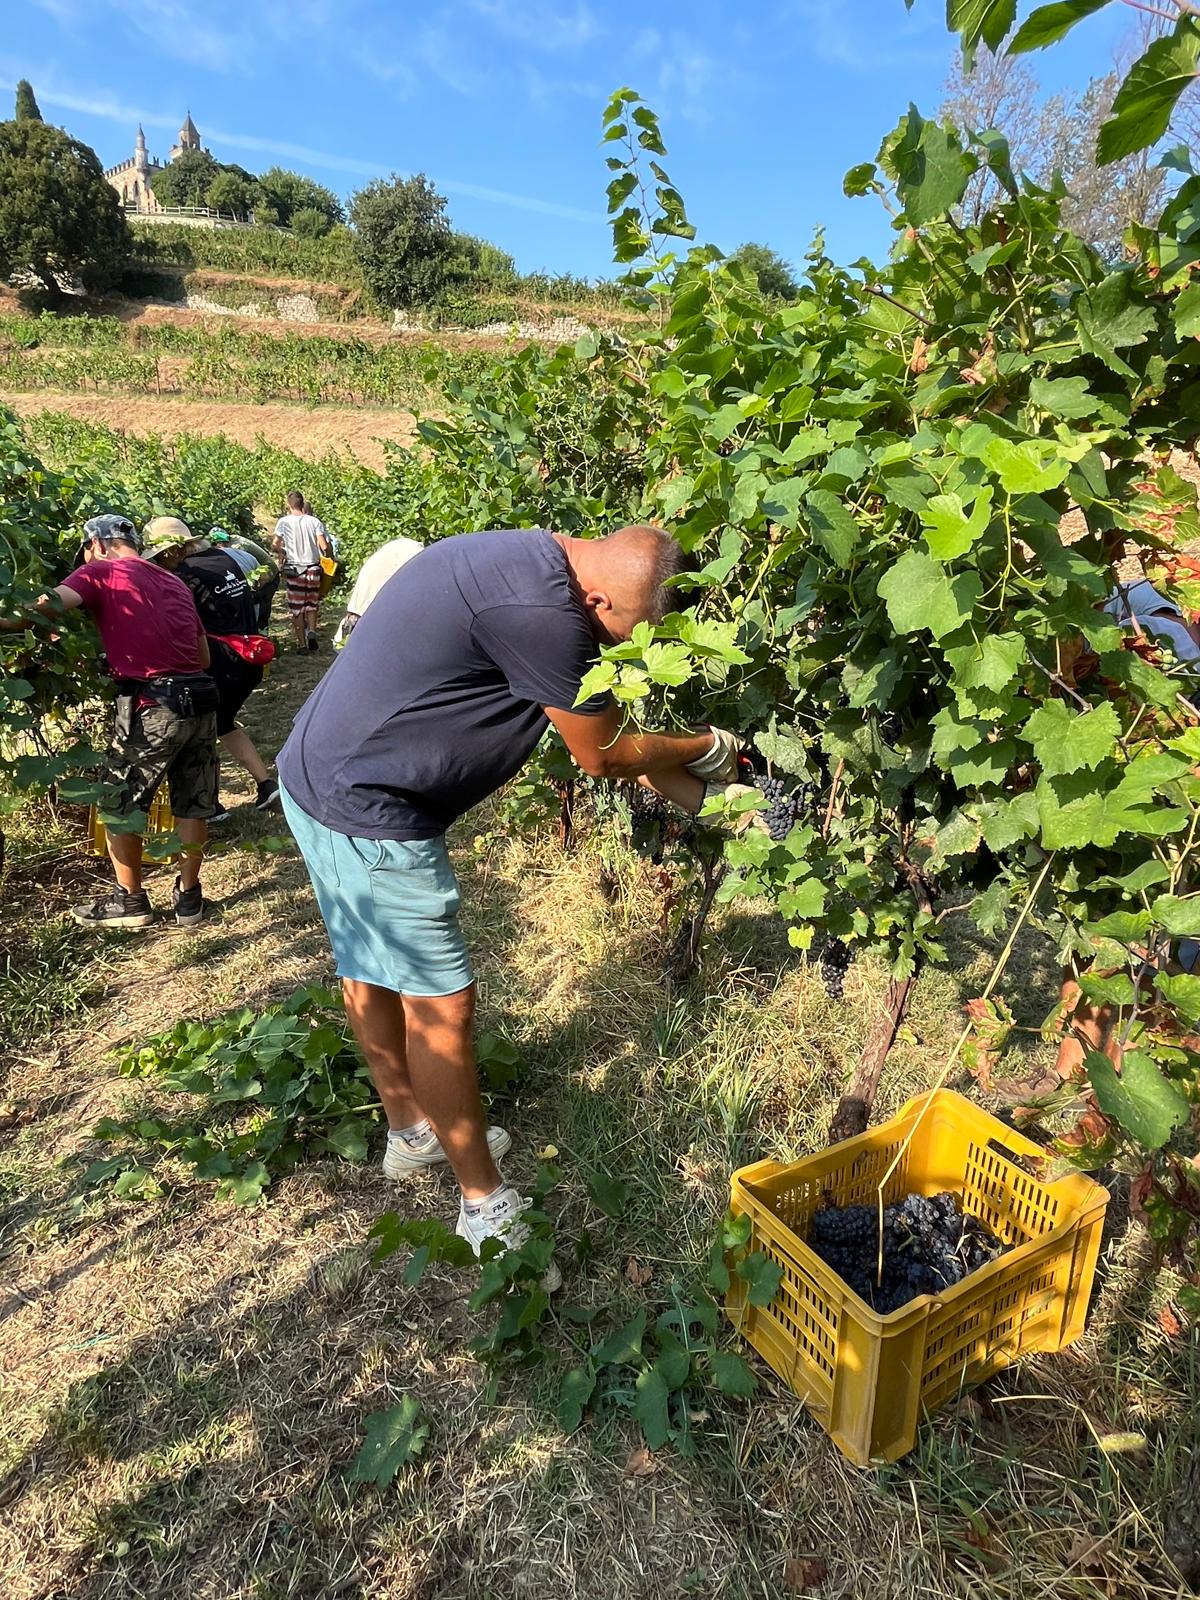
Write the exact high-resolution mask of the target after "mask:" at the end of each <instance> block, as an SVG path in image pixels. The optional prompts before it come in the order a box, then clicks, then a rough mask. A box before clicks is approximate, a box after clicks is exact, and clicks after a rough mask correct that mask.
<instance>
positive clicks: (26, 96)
mask: <svg viewBox="0 0 1200 1600" xmlns="http://www.w3.org/2000/svg"><path fill="white" fill-rule="evenodd" d="M13 115H14V117H15V118H16V120H17V121H18V122H40V121H41V120H42V113H41V111H40V110H39V109H38V103H37V100H36V99H35V98H34V94H33V85H32V84H31V83H30V82H29V80H28V78H22V79H21V80H20V81H19V82H18V84H17V107H16V110H15V112H14V113H13Z"/></svg>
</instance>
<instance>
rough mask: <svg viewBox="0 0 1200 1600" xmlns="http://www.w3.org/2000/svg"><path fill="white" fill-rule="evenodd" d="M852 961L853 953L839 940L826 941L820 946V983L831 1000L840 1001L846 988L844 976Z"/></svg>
mask: <svg viewBox="0 0 1200 1600" xmlns="http://www.w3.org/2000/svg"><path fill="white" fill-rule="evenodd" d="M853 961H854V952H853V951H852V950H851V949H850V946H849V945H848V944H844V943H843V942H842V940H841V939H826V940H825V942H824V944H823V945H822V946H821V957H820V968H821V982H822V983H823V984H824V985H825V993H826V994H827V995H828V996H829V998H830V999H831V1000H840V999H841V998H842V992H843V990H844V989H845V987H846V974H847V972H849V970H850V967H851V965H852V963H853Z"/></svg>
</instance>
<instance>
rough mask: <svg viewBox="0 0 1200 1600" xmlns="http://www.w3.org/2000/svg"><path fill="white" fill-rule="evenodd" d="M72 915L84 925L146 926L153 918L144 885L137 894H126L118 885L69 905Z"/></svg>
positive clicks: (92, 926) (98, 926)
mask: <svg viewBox="0 0 1200 1600" xmlns="http://www.w3.org/2000/svg"><path fill="white" fill-rule="evenodd" d="M71 915H72V916H73V917H74V918H75V921H76V922H78V923H79V925H80V927H83V928H148V927H149V926H150V924H151V923H152V922H153V921H154V910H153V908H152V906H151V904H150V896H149V895H148V894H147V893H146V891H145V890H144V889H139V890H138V892H137V893H136V894H126V892H125V890H124V889H122V888H119V887H116V888H113V889H111V890H110V891H109V893H108V894H104V895H101V896H100V898H99V899H98V900H89V901H87V902H86V904H84V905H80V906H72V907H71Z"/></svg>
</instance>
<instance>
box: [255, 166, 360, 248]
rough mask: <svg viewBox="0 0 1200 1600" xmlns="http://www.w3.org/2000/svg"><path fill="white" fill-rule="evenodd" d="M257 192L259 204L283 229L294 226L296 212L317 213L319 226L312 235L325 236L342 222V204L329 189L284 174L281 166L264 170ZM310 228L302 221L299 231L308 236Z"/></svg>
mask: <svg viewBox="0 0 1200 1600" xmlns="http://www.w3.org/2000/svg"><path fill="white" fill-rule="evenodd" d="M258 192H259V196H260V198H261V202H262V205H263V206H264V207H268V208H270V210H272V211H273V212H274V213H275V215H276V217H277V218H278V220H279V221H280V222H281V223H282V224H283V225H284V227H287V228H293V227H295V226H296V222H295V218H296V214H297V212H300V211H316V212H319V213H320V216H321V218H322V219H323V226H321V227H320V228H316V229H315V232H316V234H322V233H328V232H329V230H330V228H332V227H335V226H336V225H337V224H338V223H339V222H345V220H346V213H345V210H344V208H343V206H342V202H341V201H340V200H339V199H338V197H337V195H335V194H334V192H333V190H332V189H327V188H326V187H325V185H324V184H322V183H316V182H314V181H313V179H312V178H306V177H305V176H304V175H303V174H302V173H299V172H288V171H287V169H286V168H284V167H268V168H267V170H266V172H264V173H263V174H262V176H261V177H260V178H259V179H258ZM313 226H314V225H313V224H312V222H311V221H309V220H306V221H305V223H304V228H303V230H302V231H305V232H306V233H307V234H308V236H309V237H312V236H313V234H312V230H313Z"/></svg>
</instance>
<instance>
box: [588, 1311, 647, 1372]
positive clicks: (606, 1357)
mask: <svg viewBox="0 0 1200 1600" xmlns="http://www.w3.org/2000/svg"><path fill="white" fill-rule="evenodd" d="M645 1335H646V1312H645V1309H642V1310H640V1311H638V1312H636V1313H635V1315H634V1316H632V1317H630V1319H629V1321H628V1322H627V1323H626V1324H625V1326H624V1327H623V1328H618V1329H617V1331H616V1332H615V1333H610V1334H609V1336H608V1338H607V1339H605V1340H603V1341H602V1342H601V1343H600V1344H598V1345H596V1346H595V1348H594V1349H593V1351H592V1360H593V1361H594V1362H595V1364H596V1365H597V1366H598V1367H631V1366H634V1365H635V1364H636V1363H637V1362H638V1361H639V1360H640V1359H641V1355H642V1340H643V1339H644V1338H645Z"/></svg>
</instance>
